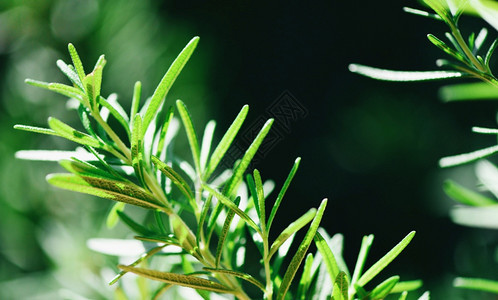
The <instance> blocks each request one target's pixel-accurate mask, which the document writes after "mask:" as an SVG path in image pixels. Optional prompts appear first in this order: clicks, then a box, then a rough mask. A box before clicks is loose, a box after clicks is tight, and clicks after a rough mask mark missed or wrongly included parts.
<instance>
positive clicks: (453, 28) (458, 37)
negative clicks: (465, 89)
mask: <svg viewBox="0 0 498 300" xmlns="http://www.w3.org/2000/svg"><path fill="white" fill-rule="evenodd" d="M448 25H449V26H450V28H451V33H452V34H453V36H454V37H455V39H456V40H457V42H458V45H460V47H461V48H462V50H463V52H465V55H466V56H467V58H468V59H470V61H471V62H472V64H473V65H474V67H475V68H476V69H478V70H479V71H481V72H483V73H486V68H485V67H484V66H483V65H482V64H481V62H480V61H479V60H477V58H476V57H475V56H474V54H473V53H472V51H471V50H470V49H469V46H468V45H467V43H466V42H465V40H464V39H463V36H462V33H461V32H460V30H459V29H458V27H457V26H456V24H455V23H454V22H450V23H449V24H448Z"/></svg>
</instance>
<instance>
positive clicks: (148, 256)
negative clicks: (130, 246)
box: [109, 244, 168, 285]
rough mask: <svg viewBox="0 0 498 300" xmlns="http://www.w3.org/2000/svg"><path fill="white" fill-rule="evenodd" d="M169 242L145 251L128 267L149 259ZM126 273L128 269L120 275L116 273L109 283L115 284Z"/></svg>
mask: <svg viewBox="0 0 498 300" xmlns="http://www.w3.org/2000/svg"><path fill="white" fill-rule="evenodd" d="M167 245H168V244H165V245H161V246H158V247H155V248H152V249H151V250H149V251H147V253H144V254H143V255H142V256H140V257H139V258H138V259H137V260H135V261H134V262H133V263H131V264H130V265H128V267H134V266H136V265H138V264H139V263H141V262H143V261H145V260H147V259H148V258H150V257H151V256H153V255H154V254H156V253H158V252H159V251H161V250H162V249H163V248H164V247H166V246H167ZM126 273H128V271H125V270H123V271H121V272H119V274H118V275H116V276H115V277H114V278H113V279H112V280H111V281H110V282H109V285H113V284H115V283H116V282H117V281H118V280H119V279H120V278H121V277H123V276H124V275H125V274H126Z"/></svg>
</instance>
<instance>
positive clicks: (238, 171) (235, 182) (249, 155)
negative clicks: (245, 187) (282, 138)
mask: <svg viewBox="0 0 498 300" xmlns="http://www.w3.org/2000/svg"><path fill="white" fill-rule="evenodd" d="M273 121H274V120H273V119H269V120H268V121H266V123H265V124H264V125H263V128H261V130H260V131H259V133H258V135H257V136H256V138H255V139H254V141H253V142H252V143H251V145H250V146H249V148H248V149H247V150H246V152H245V153H244V156H243V157H242V159H241V161H240V162H239V164H238V165H237V167H235V170H234V172H233V175H232V177H231V178H230V181H229V182H228V184H227V185H226V186H225V187H224V188H223V194H224V195H228V196H230V195H231V194H232V193H233V192H234V191H235V190H236V188H237V187H238V186H239V184H240V181H241V180H242V176H243V174H244V172H245V171H246V169H247V167H248V166H249V164H250V163H251V160H252V159H253V157H254V155H256V152H257V151H258V149H259V146H261V143H263V140H264V139H265V137H266V135H267V134H268V132H269V131H270V128H271V126H272V124H273Z"/></svg>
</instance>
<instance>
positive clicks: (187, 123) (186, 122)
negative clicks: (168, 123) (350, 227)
mask: <svg viewBox="0 0 498 300" xmlns="http://www.w3.org/2000/svg"><path fill="white" fill-rule="evenodd" d="M176 107H177V109H178V113H179V114H180V117H181V119H182V122H183V126H184V127H185V132H186V133H187V138H188V142H189V144H190V150H191V151H192V156H193V158H194V165H195V170H196V171H197V174H201V163H200V150H199V142H198V140H197V136H196V134H195V130H194V124H193V123H192V118H191V117H190V113H189V112H188V110H187V106H186V105H185V103H183V102H182V101H180V100H177V101H176Z"/></svg>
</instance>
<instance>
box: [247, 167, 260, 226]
mask: <svg viewBox="0 0 498 300" xmlns="http://www.w3.org/2000/svg"><path fill="white" fill-rule="evenodd" d="M246 178H247V179H246V183H247V187H248V188H249V193H250V194H251V197H252V200H253V202H254V203H258V192H257V191H256V183H254V177H253V176H252V175H251V174H247V176H246ZM254 208H255V209H256V214H257V215H258V219H259V220H261V212H260V210H259V205H254Z"/></svg>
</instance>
